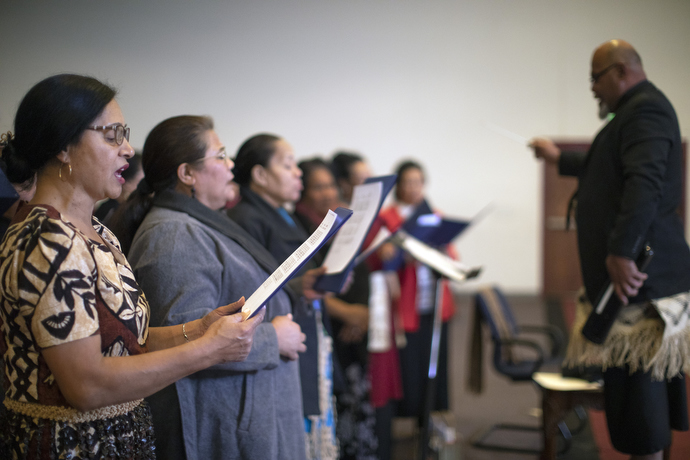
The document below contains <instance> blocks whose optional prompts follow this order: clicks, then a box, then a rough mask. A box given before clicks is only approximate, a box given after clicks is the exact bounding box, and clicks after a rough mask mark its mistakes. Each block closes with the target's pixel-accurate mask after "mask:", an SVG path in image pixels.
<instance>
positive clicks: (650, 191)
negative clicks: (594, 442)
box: [530, 40, 690, 460]
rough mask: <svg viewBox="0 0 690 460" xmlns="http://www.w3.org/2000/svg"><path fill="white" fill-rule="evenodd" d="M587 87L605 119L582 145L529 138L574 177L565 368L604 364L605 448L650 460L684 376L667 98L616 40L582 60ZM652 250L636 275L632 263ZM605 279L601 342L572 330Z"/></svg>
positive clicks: (684, 299) (687, 269) (685, 273)
mask: <svg viewBox="0 0 690 460" xmlns="http://www.w3.org/2000/svg"><path fill="white" fill-rule="evenodd" d="M590 82H591V89H592V92H593V93H594V97H595V98H596V99H597V100H598V101H599V117H600V118H602V119H605V120H607V122H606V124H605V125H604V127H603V128H602V129H601V130H600V131H599V133H598V134H597V135H596V138H595V139H594V141H593V142H592V145H591V147H590V149H589V151H588V152H587V153H586V154H585V153H581V152H580V153H578V152H566V151H561V150H560V149H559V148H558V147H557V146H556V145H555V144H554V142H552V141H551V140H549V139H544V138H535V139H532V141H531V142H530V146H531V147H532V148H533V150H534V153H535V155H536V157H537V158H542V159H544V160H545V161H547V162H550V163H554V164H556V165H557V166H558V169H559V173H560V174H562V175H569V176H577V177H578V190H577V192H576V196H575V197H574V203H575V218H576V222H577V237H578V246H579V253H580V262H581V267H582V277H583V280H584V285H585V296H583V298H582V299H581V302H580V304H579V305H578V316H577V317H578V320H576V324H575V325H574V330H573V333H572V334H571V342H570V344H569V347H568V356H567V359H566V364H567V365H571V366H579V365H600V366H601V367H602V368H603V369H604V395H605V409H606V418H607V423H608V428H609V432H610V435H611V442H612V444H613V446H614V447H615V448H616V449H617V450H619V451H621V452H623V453H626V454H630V455H631V458H632V459H659V460H660V459H661V458H662V451H663V450H664V449H665V448H666V447H668V446H669V445H670V444H671V430H672V429H674V430H683V431H685V430H687V429H688V416H687V412H688V411H687V401H686V400H687V398H686V390H685V380H684V373H685V372H687V370H688V369H689V368H690V329H689V328H688V306H689V304H690V292H689V291H690V249H688V245H687V243H686V241H685V237H684V230H683V224H682V221H681V219H680V217H679V215H678V213H677V209H678V207H679V205H680V203H681V198H682V192H683V188H682V177H683V174H684V171H683V168H682V146H681V140H680V129H679V127H678V120H677V118H676V113H675V111H674V109H673V106H672V105H671V103H670V102H669V100H668V99H667V98H666V96H664V94H663V93H662V92H661V91H659V90H658V89H657V88H656V87H655V86H654V85H653V84H652V83H651V82H649V81H648V80H647V77H646V75H645V72H644V69H643V67H642V61H641V59H640V56H639V55H638V53H637V52H636V51H635V49H634V48H633V47H632V46H631V45H630V44H629V43H627V42H625V41H623V40H611V41H609V42H606V43H604V44H602V45H600V46H599V47H598V48H597V49H596V50H595V51H594V54H593V56H592V63H591V74H590ZM646 245H649V246H651V247H652V248H653V249H654V253H655V255H654V258H653V259H652V260H651V263H650V264H649V266H648V268H647V270H646V273H643V272H641V271H639V270H638V268H637V266H636V265H635V262H634V261H635V260H636V259H637V258H638V256H639V255H640V253H641V252H642V251H643V250H644V247H645V246H646ZM609 280H610V281H611V282H612V283H613V285H614V289H615V293H616V295H617V296H618V297H619V298H620V299H621V301H622V302H623V304H624V305H625V307H623V309H622V310H621V312H620V313H619V315H618V317H617V319H616V322H615V323H614V325H613V327H612V328H611V331H610V332H609V335H608V336H607V338H606V340H605V341H604V343H603V344H601V345H595V344H593V343H591V342H588V341H587V340H586V339H585V338H584V337H582V335H581V334H580V330H581V328H582V325H583V323H584V320H585V319H586V317H587V315H588V314H589V312H591V310H592V304H593V303H594V302H595V300H596V297H597V294H598V293H599V292H600V290H601V288H602V286H604V285H607V284H608V282H609Z"/></svg>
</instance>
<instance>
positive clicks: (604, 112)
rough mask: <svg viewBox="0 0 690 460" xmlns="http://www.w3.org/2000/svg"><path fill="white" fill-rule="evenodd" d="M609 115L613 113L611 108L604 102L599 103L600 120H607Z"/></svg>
mask: <svg viewBox="0 0 690 460" xmlns="http://www.w3.org/2000/svg"><path fill="white" fill-rule="evenodd" d="M609 113H611V109H609V106H608V105H607V104H606V102H604V101H599V112H598V115H599V119H600V120H605V119H606V117H608V116H609Z"/></svg>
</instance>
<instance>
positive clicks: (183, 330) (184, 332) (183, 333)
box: [182, 323, 189, 342]
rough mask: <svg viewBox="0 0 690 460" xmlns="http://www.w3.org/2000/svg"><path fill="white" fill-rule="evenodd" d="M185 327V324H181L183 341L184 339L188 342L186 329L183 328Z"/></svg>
mask: <svg viewBox="0 0 690 460" xmlns="http://www.w3.org/2000/svg"><path fill="white" fill-rule="evenodd" d="M186 325H187V323H183V324H182V335H184V339H185V340H186V341H187V342H189V337H187V331H186V329H185V328H184V327H185V326H186Z"/></svg>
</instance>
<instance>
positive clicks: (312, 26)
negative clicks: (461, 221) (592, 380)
mask: <svg viewBox="0 0 690 460" xmlns="http://www.w3.org/2000/svg"><path fill="white" fill-rule="evenodd" d="M1 3H2V5H1V8H0V15H1V17H2V24H3V25H2V29H1V32H0V89H1V91H0V94H1V95H2V97H1V98H0V130H2V131H6V130H7V129H10V128H11V124H12V119H13V116H14V112H15V110H16V107H17V105H18V103H19V101H20V99H21V97H22V96H23V95H24V94H25V93H26V91H27V90H28V89H29V88H30V87H31V86H32V85H33V84H35V83H36V82H37V81H39V80H41V79H42V78H44V77H46V76H48V75H51V74H55V73H60V72H74V73H86V74H90V75H93V76H95V77H97V78H101V79H104V80H107V81H108V82H110V83H111V84H113V85H115V86H116V87H118V88H119V90H120V95H119V102H120V105H121V106H122V109H123V112H124V114H125V117H126V119H127V122H128V123H129V126H131V127H132V144H133V145H134V146H135V147H140V146H141V145H142V144H143V141H144V139H145V136H146V134H147V133H148V131H149V130H150V129H151V128H152V127H153V126H154V125H155V124H156V123H157V122H159V121H161V120H162V119H164V118H166V117H169V116H173V115H179V114H183V113H193V114H208V115H212V116H213V117H214V118H215V121H216V127H217V131H218V132H219V134H220V136H221V139H222V140H223V141H224V142H225V144H226V145H227V146H228V149H229V150H230V151H234V150H235V149H236V148H237V146H238V145H239V144H240V143H241V142H242V141H243V140H244V139H245V138H247V137H248V136H250V135H252V134H254V133H256V132H258V131H269V132H274V133H277V134H279V135H281V136H284V137H285V138H286V139H287V140H288V141H289V142H291V143H292V144H293V146H294V147H295V149H296V151H297V152H298V155H299V156H300V157H307V156H311V155H313V154H315V153H323V154H330V153H331V152H333V151H334V150H335V149H338V148H348V149H354V150H359V151H361V152H362V153H363V154H365V155H366V156H367V157H368V158H369V160H370V162H371V165H372V167H373V169H374V170H375V172H376V173H380V174H383V173H388V172H391V170H392V168H393V167H394V165H395V164H396V163H397V162H398V160H399V159H400V158H401V157H409V156H411V157H416V158H418V159H419V160H421V161H422V162H423V163H424V164H425V165H426V168H427V173H428V176H429V184H428V196H429V198H430V200H431V202H432V203H433V205H435V206H436V207H438V208H439V209H441V210H443V211H444V212H445V213H446V214H447V215H449V216H472V215H474V214H475V213H476V212H478V211H479V210H480V209H481V208H483V207H484V206H485V205H487V204H488V203H492V205H493V207H494V210H493V212H492V213H491V214H489V215H488V216H487V217H486V218H485V219H484V220H483V221H481V222H480V223H479V224H478V225H476V227H474V228H472V229H470V230H468V231H467V233H466V235H465V236H464V237H463V238H462V239H460V240H459V241H458V243H457V246H458V249H459V250H460V252H461V253H462V255H463V259H464V260H465V262H467V263H468V264H472V265H474V264H482V265H484V266H485V267H486V268H485V272H484V275H483V277H482V282H497V283H500V284H501V285H503V286H504V288H505V289H507V290H510V291H513V292H516V291H519V292H538V291H539V289H540V283H541V272H540V270H541V268H540V260H541V246H540V244H541V243H540V241H541V235H540V231H541V230H540V226H541V221H540V215H541V214H540V213H541V199H542V198H541V169H540V166H539V165H538V164H537V163H536V162H535V161H534V160H533V159H532V157H531V154H530V152H529V151H528V150H527V149H526V148H525V147H523V146H521V145H520V144H519V143H517V142H515V141H512V140H510V139H508V138H505V137H502V136H500V135H497V134H496V133H495V132H493V131H491V130H489V129H487V127H486V122H487V121H488V122H491V123H494V124H496V125H498V126H501V127H503V128H505V129H508V130H510V131H513V132H515V133H518V134H520V135H522V136H525V137H531V136H534V135H538V134H544V135H550V136H556V137H560V138H563V137H571V138H579V139H582V138H585V139H588V138H591V136H592V135H593V134H594V133H595V131H596V130H597V129H598V126H599V121H598V120H597V117H596V103H595V101H594V100H593V99H592V96H591V93H590V91H589V82H588V76H589V59H590V57H591V53H592V51H593V49H594V48H595V47H596V46H597V45H598V44H600V43H602V42H604V41H606V40H608V39H611V38H624V39H627V40H628V41H630V42H631V43H632V44H633V45H634V46H635V47H636V48H637V50H638V51H639V53H640V54H641V56H642V58H643V62H644V64H645V67H646V70H647V74H648V76H649V78H650V79H651V80H652V81H653V82H654V83H656V84H657V85H658V86H659V87H660V88H661V89H662V90H663V91H664V92H665V93H666V94H667V95H668V96H669V98H670V99H671V101H672V102H673V103H674V105H675V107H676V110H677V112H678V116H679V119H680V122H681V130H682V132H683V133H684V134H687V133H688V132H689V128H690V113H689V112H690V88H689V84H688V81H689V79H688V77H689V76H690V46H688V45H689V44H690V28H688V27H687V26H688V20H689V19H690V2H686V1H678V0H657V1H644V0H578V1H565V0H560V1H557V0H522V1H512V0H483V1H479V0H477V1H458V0H456V1H425V2H422V1H417V2H413V1H397V2H392V1H383V0H366V1H364V0H349V1H324V0H321V1H312V0H309V1H290V0H275V1H265V0H251V1H237V0H236V1H232V2H228V1H218V2H210V1H205V2H188V1H169V0H147V1H144V2H142V1H136V0H121V1H118V2H104V1H99V2H94V1H68V2H47V1H41V2H38V1H33V0H24V1H8V0H4V1H2V2H1ZM472 287H473V286H468V288H472Z"/></svg>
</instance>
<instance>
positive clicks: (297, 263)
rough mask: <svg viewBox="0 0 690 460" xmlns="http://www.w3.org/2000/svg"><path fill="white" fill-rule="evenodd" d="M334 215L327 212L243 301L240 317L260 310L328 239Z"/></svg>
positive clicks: (331, 212) (334, 218)
mask: <svg viewBox="0 0 690 460" xmlns="http://www.w3.org/2000/svg"><path fill="white" fill-rule="evenodd" d="M336 216H337V215H336V213H335V212H333V211H330V210H329V211H328V214H327V215H326V217H324V219H323V221H321V224H320V225H319V227H318V228H317V229H316V230H314V233H312V234H311V236H310V237H309V238H307V241H305V242H304V243H302V244H301V245H300V247H298V248H297V249H296V250H295V252H293V253H292V254H290V256H289V257H288V258H287V259H285V261H284V262H283V263H282V264H280V266H279V267H278V268H277V269H276V270H275V271H274V272H273V273H272V274H271V275H270V276H269V277H268V278H266V281H264V282H263V284H261V286H259V287H258V288H257V290H256V291H254V293H253V294H252V295H251V296H250V297H249V298H248V299H247V300H246V301H245V303H244V306H243V307H242V316H243V317H244V318H245V319H246V318H248V317H250V316H251V315H253V314H254V312H255V311H256V310H258V309H259V308H261V307H262V306H263V305H264V304H265V303H266V302H267V301H268V299H270V298H271V296H272V295H273V293H274V292H275V291H277V290H278V289H280V288H281V286H282V285H283V283H284V282H285V281H287V280H288V279H290V277H292V276H293V275H294V274H295V272H296V271H297V270H298V269H299V268H300V267H301V266H302V263H303V262H305V261H306V260H308V259H309V258H310V257H311V256H312V255H313V253H314V251H316V250H317V249H318V248H319V246H320V244H321V243H322V242H323V240H325V239H326V238H327V237H328V233H329V232H330V230H331V228H333V225H334V224H335V222H336Z"/></svg>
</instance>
